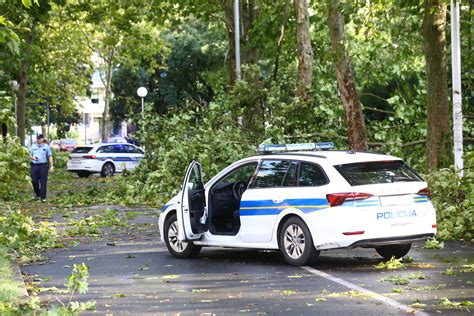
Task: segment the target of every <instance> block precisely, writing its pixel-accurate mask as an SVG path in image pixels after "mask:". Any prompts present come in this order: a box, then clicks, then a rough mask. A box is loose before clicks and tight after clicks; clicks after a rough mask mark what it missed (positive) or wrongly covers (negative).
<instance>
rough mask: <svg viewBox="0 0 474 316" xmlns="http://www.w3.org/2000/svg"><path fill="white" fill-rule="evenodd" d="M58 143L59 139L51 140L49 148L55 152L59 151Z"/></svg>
mask: <svg viewBox="0 0 474 316" xmlns="http://www.w3.org/2000/svg"><path fill="white" fill-rule="evenodd" d="M59 142H60V141H59V139H55V140H52V141H51V143H49V147H51V148H52V149H55V150H59V148H60V146H59Z"/></svg>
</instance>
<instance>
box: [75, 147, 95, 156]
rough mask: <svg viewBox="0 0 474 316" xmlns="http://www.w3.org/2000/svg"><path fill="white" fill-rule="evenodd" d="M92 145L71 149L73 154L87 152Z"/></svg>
mask: <svg viewBox="0 0 474 316" xmlns="http://www.w3.org/2000/svg"><path fill="white" fill-rule="evenodd" d="M92 148H94V147H76V148H74V150H73V151H72V153H73V154H87V153H88V152H89V151H91V150H92Z"/></svg>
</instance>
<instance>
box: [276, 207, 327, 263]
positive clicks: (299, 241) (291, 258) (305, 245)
mask: <svg viewBox="0 0 474 316" xmlns="http://www.w3.org/2000/svg"><path fill="white" fill-rule="evenodd" d="M278 238H279V245H280V250H281V252H282V253H283V257H284V258H285V260H286V262H288V263H289V264H291V265H294V266H301V265H306V264H309V263H310V262H311V261H313V260H316V259H317V258H318V256H319V251H317V250H316V249H315V248H314V245H313V239H312V238H311V233H310V231H309V229H308V227H307V226H306V224H305V223H304V221H303V220H302V219H301V218H299V217H296V216H293V217H290V218H289V219H288V220H287V221H286V222H285V223H284V224H283V226H282V228H281V230H280V233H279V236H278Z"/></svg>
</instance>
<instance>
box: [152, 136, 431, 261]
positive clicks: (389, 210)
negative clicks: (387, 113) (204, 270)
mask: <svg viewBox="0 0 474 316" xmlns="http://www.w3.org/2000/svg"><path fill="white" fill-rule="evenodd" d="M301 145H304V146H302V147H303V148H308V146H307V145H308V144H301ZM310 145H315V144H312V143H311V144H310ZM273 146H274V147H271V146H270V147H264V148H263V150H264V151H267V150H265V149H275V148H277V149H278V148H281V146H285V145H273ZM285 147H291V148H292V149H297V148H298V146H295V145H292V146H285ZM313 147H315V148H317V147H318V146H313ZM428 193H429V191H428V189H427V184H426V182H424V181H423V180H422V179H421V178H420V176H418V175H417V174H416V173H415V172H414V171H413V170H412V169H411V168H410V167H408V166H407V165H406V164H405V163H404V162H403V161H402V160H401V159H400V158H397V157H393V156H388V155H383V154H376V153H369V152H355V151H306V152H285V153H277V154H265V155H260V156H254V157H249V158H245V159H242V160H240V161H237V162H235V163H233V164H231V165H230V166H228V167H227V168H225V169H224V170H222V171H221V172H219V173H218V174H217V175H216V176H214V177H213V178H212V179H211V180H210V181H209V182H207V183H206V184H204V183H203V180H202V170H201V165H200V164H199V162H197V161H193V162H191V164H190V165H189V167H188V170H187V171H186V176H185V179H184V182H183V185H182V190H181V192H180V193H178V194H177V195H176V196H175V197H174V198H173V199H171V200H170V201H169V202H168V203H167V204H166V205H165V206H164V207H163V209H162V213H161V215H160V219H159V229H160V234H161V239H162V240H163V241H164V242H165V244H166V246H167V248H168V250H169V252H170V253H171V254H172V255H174V256H175V257H178V258H186V257H191V256H194V255H197V254H198V253H199V251H200V249H201V247H202V246H215V247H242V248H259V249H280V250H281V252H282V253H283V256H284V258H285V260H286V261H287V262H288V263H289V264H292V265H305V264H308V263H309V262H311V261H312V260H313V259H316V258H317V257H318V255H319V252H320V250H328V249H336V248H353V247H367V248H375V249H376V251H377V252H378V253H379V254H380V255H381V256H382V257H384V258H391V257H392V256H394V257H397V258H400V257H403V256H404V255H406V254H407V253H408V251H409V250H410V247H411V243H412V242H413V241H415V240H421V239H425V238H429V237H433V236H434V235H435V233H436V212H435V210H434V208H433V206H432V204H431V202H430V199H429V197H428Z"/></svg>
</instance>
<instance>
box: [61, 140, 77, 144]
mask: <svg viewBox="0 0 474 316" xmlns="http://www.w3.org/2000/svg"><path fill="white" fill-rule="evenodd" d="M61 144H66V145H74V144H76V141H75V140H74V139H61Z"/></svg>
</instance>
